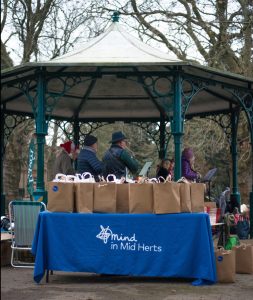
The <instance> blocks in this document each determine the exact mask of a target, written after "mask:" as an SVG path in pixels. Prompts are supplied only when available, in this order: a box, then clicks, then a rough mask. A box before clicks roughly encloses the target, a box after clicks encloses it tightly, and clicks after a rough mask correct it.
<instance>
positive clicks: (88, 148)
mask: <svg viewBox="0 0 253 300" xmlns="http://www.w3.org/2000/svg"><path fill="white" fill-rule="evenodd" d="M97 149H98V144H97V138H96V137H95V136H93V135H86V137H85V139H84V148H83V149H82V150H81V151H80V154H79V155H78V158H77V173H79V174H83V173H84V172H89V173H90V174H91V175H93V176H94V178H95V180H96V181H98V176H99V175H102V173H103V163H102V162H101V161H100V160H99V159H98V158H97Z"/></svg>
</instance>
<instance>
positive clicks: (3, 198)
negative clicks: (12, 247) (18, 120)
mask: <svg viewBox="0 0 253 300" xmlns="http://www.w3.org/2000/svg"><path fill="white" fill-rule="evenodd" d="M4 122H5V120H4V105H3V104H2V105H1V132H0V134H1V137H0V138H1V216H4V215H5V194H4V179H3V168H4Z"/></svg>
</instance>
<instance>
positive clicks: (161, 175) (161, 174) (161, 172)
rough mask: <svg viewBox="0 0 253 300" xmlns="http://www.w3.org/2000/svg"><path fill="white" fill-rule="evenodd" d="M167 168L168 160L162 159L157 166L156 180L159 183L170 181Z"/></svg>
mask: <svg viewBox="0 0 253 300" xmlns="http://www.w3.org/2000/svg"><path fill="white" fill-rule="evenodd" d="M169 166H170V160H169V159H168V158H164V159H162V160H161V162H160V164H159V165H158V166H157V172H156V178H158V179H159V180H160V182H164V181H165V180H166V179H168V180H171V173H170V171H169Z"/></svg>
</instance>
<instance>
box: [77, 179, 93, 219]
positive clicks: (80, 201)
mask: <svg viewBox="0 0 253 300" xmlns="http://www.w3.org/2000/svg"><path fill="white" fill-rule="evenodd" d="M75 208H76V212H87V213H89V212H93V183H86V182H77V183H75Z"/></svg>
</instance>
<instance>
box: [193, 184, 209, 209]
mask: <svg viewBox="0 0 253 300" xmlns="http://www.w3.org/2000/svg"><path fill="white" fill-rule="evenodd" d="M205 190H206V186H205V184H204V183H191V209H192V212H204V197H205Z"/></svg>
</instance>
